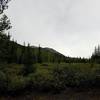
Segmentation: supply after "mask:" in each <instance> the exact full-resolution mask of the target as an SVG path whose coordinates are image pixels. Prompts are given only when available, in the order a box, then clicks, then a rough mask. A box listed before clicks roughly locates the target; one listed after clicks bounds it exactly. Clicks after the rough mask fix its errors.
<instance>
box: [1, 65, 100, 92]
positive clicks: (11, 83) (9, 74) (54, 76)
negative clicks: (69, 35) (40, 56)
mask: <svg viewBox="0 0 100 100" xmlns="http://www.w3.org/2000/svg"><path fill="white" fill-rule="evenodd" d="M34 66H35V67H36V71H35V72H33V73H30V74H28V75H25V76H24V75H23V73H22V72H23V68H24V65H16V64H9V65H8V64H4V65H0V92H2V93H16V92H19V91H23V90H24V91H28V90H32V91H53V92H59V91H61V90H63V89H65V88H66V87H99V86H100V65H99V64H98V65H97V64H36V65H34ZM34 66H33V68H34Z"/></svg>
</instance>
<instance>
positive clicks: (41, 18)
mask: <svg viewBox="0 0 100 100" xmlns="http://www.w3.org/2000/svg"><path fill="white" fill-rule="evenodd" d="M99 4H100V1H99V0H12V1H11V2H10V3H9V9H8V10H7V11H6V13H7V15H8V16H9V17H10V19H11V22H12V25H13V28H12V36H13V37H14V38H15V39H17V40H18V42H19V43H21V44H22V43H23V41H26V42H30V43H31V44H33V45H38V44H41V46H44V47H45V46H48V47H52V48H54V49H56V50H58V51H60V52H61V53H63V54H65V55H69V56H82V57H89V56H91V53H92V51H93V49H94V46H95V45H97V44H99V43H100V40H99V36H100V11H99V10H100V6H99Z"/></svg>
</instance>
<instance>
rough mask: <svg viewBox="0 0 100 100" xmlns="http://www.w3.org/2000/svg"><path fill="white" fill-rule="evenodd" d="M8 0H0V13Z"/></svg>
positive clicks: (5, 7) (6, 6)
mask: <svg viewBox="0 0 100 100" xmlns="http://www.w3.org/2000/svg"><path fill="white" fill-rule="evenodd" d="M9 1H10V0H0V14H2V13H3V11H4V10H5V9H7V8H8V5H7V4H8V2H9Z"/></svg>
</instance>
